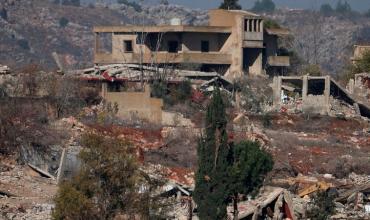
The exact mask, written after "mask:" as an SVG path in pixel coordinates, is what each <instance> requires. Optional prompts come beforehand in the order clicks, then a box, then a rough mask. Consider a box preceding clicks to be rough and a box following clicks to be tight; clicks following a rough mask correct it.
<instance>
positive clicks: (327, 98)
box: [271, 75, 370, 118]
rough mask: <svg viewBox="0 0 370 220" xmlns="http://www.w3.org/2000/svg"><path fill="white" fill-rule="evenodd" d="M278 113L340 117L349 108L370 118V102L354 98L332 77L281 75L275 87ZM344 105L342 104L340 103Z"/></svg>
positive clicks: (274, 83)
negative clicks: (344, 108) (336, 115)
mask: <svg viewBox="0 0 370 220" xmlns="http://www.w3.org/2000/svg"><path fill="white" fill-rule="evenodd" d="M271 87H272V89H273V102H274V107H275V109H276V110H279V111H288V110H291V111H293V112H306V113H315V114H329V115H333V114H337V113H338V109H337V107H338V106H343V105H347V106H348V107H349V108H351V109H353V113H352V115H361V116H364V117H367V118H370V107H369V105H368V103H366V102H363V101H362V99H359V98H358V97H356V96H354V95H353V94H351V93H350V91H348V90H347V89H345V88H343V87H342V86H341V85H339V83H337V82H336V81H335V80H334V79H332V78H331V77H330V76H308V75H304V76H279V77H274V81H273V83H272V85H271ZM338 102H340V103H338Z"/></svg>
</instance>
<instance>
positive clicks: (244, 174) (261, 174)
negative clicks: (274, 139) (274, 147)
mask: <svg viewBox="0 0 370 220" xmlns="http://www.w3.org/2000/svg"><path fill="white" fill-rule="evenodd" d="M231 149H232V150H231V151H232V153H231V154H232V159H231V160H232V164H231V166H230V170H229V173H230V178H229V181H230V183H229V191H230V196H231V197H232V198H233V205H234V219H237V218H236V217H237V216H238V210H237V209H238V206H237V203H238V195H239V194H244V195H249V194H253V193H256V192H257V190H258V189H259V188H260V187H261V185H262V183H263V181H264V179H265V176H266V174H267V173H268V172H269V171H271V170H272V167H273V160H272V157H271V155H270V154H268V153H267V152H265V151H264V150H261V148H260V144H259V143H258V142H251V141H243V142H240V143H238V144H236V145H235V146H233V147H232V148H231Z"/></svg>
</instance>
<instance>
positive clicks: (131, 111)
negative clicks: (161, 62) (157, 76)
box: [102, 83, 163, 123]
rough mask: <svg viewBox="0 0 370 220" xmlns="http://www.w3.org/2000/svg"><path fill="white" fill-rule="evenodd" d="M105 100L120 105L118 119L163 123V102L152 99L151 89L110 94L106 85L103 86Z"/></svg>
mask: <svg viewBox="0 0 370 220" xmlns="http://www.w3.org/2000/svg"><path fill="white" fill-rule="evenodd" d="M102 87H103V88H102V96H103V98H104V99H105V100H106V101H108V102H111V103H113V104H114V103H117V104H118V113H117V115H118V117H121V118H123V119H129V120H131V119H134V118H138V119H144V120H148V121H149V122H152V123H162V107H163V100H162V99H158V98H152V97H150V87H149V86H146V87H145V89H144V92H108V91H107V86H106V84H104V83H103V86H102Z"/></svg>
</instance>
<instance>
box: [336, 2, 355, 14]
mask: <svg viewBox="0 0 370 220" xmlns="http://www.w3.org/2000/svg"><path fill="white" fill-rule="evenodd" d="M335 11H336V12H337V13H340V14H346V13H351V12H352V8H351V5H350V4H348V2H347V1H345V2H344V3H343V2H342V0H340V1H338V3H337V7H336V9H335Z"/></svg>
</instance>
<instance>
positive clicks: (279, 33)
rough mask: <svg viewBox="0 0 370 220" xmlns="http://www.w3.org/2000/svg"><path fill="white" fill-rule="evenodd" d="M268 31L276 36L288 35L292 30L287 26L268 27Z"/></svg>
mask: <svg viewBox="0 0 370 220" xmlns="http://www.w3.org/2000/svg"><path fill="white" fill-rule="evenodd" d="M266 33H268V34H269V35H276V36H288V35H290V31H289V30H288V29H286V28H266Z"/></svg>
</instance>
